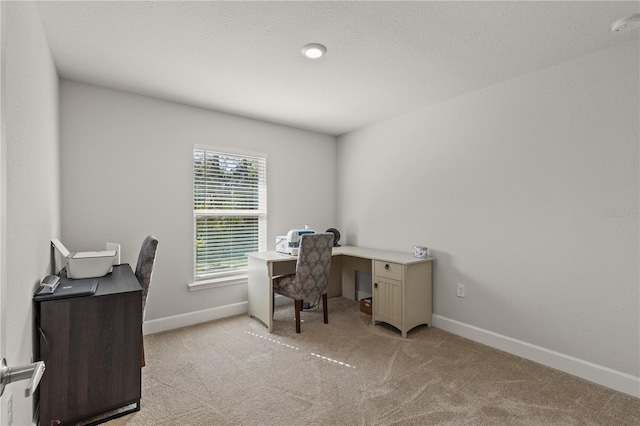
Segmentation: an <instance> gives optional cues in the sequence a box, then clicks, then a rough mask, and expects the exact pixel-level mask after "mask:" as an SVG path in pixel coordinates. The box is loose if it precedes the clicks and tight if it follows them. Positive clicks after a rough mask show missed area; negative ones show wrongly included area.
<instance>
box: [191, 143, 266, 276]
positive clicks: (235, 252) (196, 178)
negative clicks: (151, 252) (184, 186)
mask: <svg viewBox="0 0 640 426" xmlns="http://www.w3.org/2000/svg"><path fill="white" fill-rule="evenodd" d="M193 213H194V231H195V238H194V240H195V261H194V277H195V280H196V281H198V280H206V279H214V278H221V277H225V276H228V275H238V274H242V273H244V272H246V270H247V257H246V253H250V252H253V251H262V250H266V238H267V237H266V235H267V160H266V158H265V157H264V156H257V155H244V154H236V153H228V152H221V151H212V150H208V149H199V148H195V149H194V150H193Z"/></svg>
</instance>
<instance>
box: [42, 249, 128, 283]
mask: <svg viewBox="0 0 640 426" xmlns="http://www.w3.org/2000/svg"><path fill="white" fill-rule="evenodd" d="M51 244H52V245H53V246H54V247H55V248H56V250H58V251H59V252H60V254H61V255H62V256H63V257H64V258H65V261H66V263H67V278H71V279H74V280H79V279H83V278H98V277H104V276H105V275H107V274H108V273H109V272H111V269H112V267H113V262H114V261H115V259H116V250H103V251H79V252H76V253H70V252H69V250H67V248H66V247H65V246H64V244H62V243H61V242H60V240H58V239H53V240H51Z"/></svg>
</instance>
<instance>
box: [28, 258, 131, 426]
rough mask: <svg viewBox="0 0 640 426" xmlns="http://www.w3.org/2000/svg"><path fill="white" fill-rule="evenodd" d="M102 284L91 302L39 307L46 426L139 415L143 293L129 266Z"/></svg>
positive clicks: (56, 302)
mask: <svg viewBox="0 0 640 426" xmlns="http://www.w3.org/2000/svg"><path fill="white" fill-rule="evenodd" d="M97 280H98V289H97V291H96V293H95V294H94V295H92V296H82V297H74V298H69V299H58V300H48V301H40V302H34V303H35V316H36V320H35V321H36V334H37V336H38V337H37V339H36V341H37V343H36V360H42V361H44V362H45V365H46V369H45V372H44V374H43V376H42V381H41V382H40V388H39V392H40V402H39V407H40V409H39V413H40V425H41V426H52V425H64V424H68V423H72V422H77V421H80V420H83V419H88V418H94V417H96V416H101V415H104V414H107V415H106V416H105V417H107V418H109V415H108V414H110V412H112V411H113V410H117V409H121V408H125V407H126V409H123V410H120V412H119V413H117V414H116V416H120V415H123V414H128V413H129V412H132V411H137V410H139V409H140V394H141V366H140V364H141V357H142V354H141V351H142V342H141V339H142V288H141V287H140V284H139V283H138V280H137V279H136V277H135V275H134V273H133V271H132V270H131V267H130V266H129V265H128V264H123V265H120V266H114V268H113V272H112V273H110V274H108V275H107V276H105V277H101V278H97ZM68 281H69V280H68V279H67V278H66V277H65V276H64V275H63V276H62V277H61V283H60V285H61V286H62V285H64V283H65V282H68Z"/></svg>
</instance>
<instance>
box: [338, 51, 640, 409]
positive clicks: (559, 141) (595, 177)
mask: <svg viewBox="0 0 640 426" xmlns="http://www.w3.org/2000/svg"><path fill="white" fill-rule="evenodd" d="M639 50H640V49H639V43H638V41H637V40H636V41H634V42H631V43H627V44H625V45H622V46H619V47H617V48H614V49H610V50H606V51H601V52H598V53H596V54H593V55H590V56H586V57H582V58H580V59H577V60H574V61H571V62H568V63H563V64H560V65H557V66H554V67H551V68H548V69H544V70H542V71H539V72H535V73H532V74H529V75H526V76H523V77H520V78H516V79H513V80H511V81H507V82H504V83H501V84H498V85H495V86H493V87H489V88H486V89H484V90H481V91H478V92H475V93H471V94H469V95H465V96H462V97H459V98H457V99H453V100H451V101H448V102H446V103H443V104H440V105H436V106H433V107H429V108H425V109H422V110H419V111H416V112H413V113H410V114H406V115H403V116H401V117H397V118H395V119H392V120H389V121H386V122H383V123H378V124H376V125H373V126H370V127H368V128H365V129H362V130H359V131H356V132H353V133H350V134H347V135H344V136H342V137H340V138H338V181H339V182H340V185H339V186H338V204H337V208H338V218H339V226H340V229H341V231H343V234H344V235H346V238H347V240H348V242H349V243H350V244H355V245H361V246H365V247H375V248H389V249H397V250H401V251H406V252H409V251H410V250H411V248H412V245H413V244H421V245H426V246H428V247H431V248H432V250H433V253H434V255H435V257H436V263H435V272H434V313H435V314H436V318H438V319H439V320H440V323H441V324H443V325H447V324H449V325H452V326H451V328H452V329H455V328H456V327H454V326H453V325H455V326H459V327H458V329H465V328H466V329H467V330H468V331H473V328H474V327H477V328H479V329H480V331H481V332H482V333H484V334H485V335H486V336H490V335H491V333H497V334H498V335H500V336H502V337H503V338H504V339H507V340H508V339H517V340H518V341H521V342H520V343H522V344H523V345H525V346H526V345H535V347H531V348H530V349H536V350H537V349H540V348H542V349H543V351H542V352H545V351H546V353H547V355H549V354H551V353H552V351H556V352H557V353H559V354H560V356H561V357H564V358H565V360H566V359H569V358H570V357H575V358H577V360H576V361H577V362H578V363H582V364H583V365H587V366H589V367H593V366H592V365H591V364H590V363H593V364H595V367H596V369H599V370H606V369H612V370H614V371H613V372H612V374H613V375H614V376H616V377H618V378H622V380H623V381H625V380H626V383H627V385H629V384H630V385H631V386H632V387H634V386H635V389H632V390H631V391H630V392H631V393H634V394H636V396H638V395H640V392H639V391H638V389H639V386H638V384H639V382H638V376H639V375H640V371H639V369H640V366H639V360H640V351H639V338H640V330H639V324H640V315H639V303H638V302H639V293H638V287H639V272H638V261H639V259H640V257H639V250H638V242H639V231H638V229H639V228H638V222H639V220H638V209H639V167H638V166H639V149H638V146H639V140H640V130H639V113H640V109H639V100H638V98H639V93H640V85H639V82H638V79H639V65H638V64H639V59H640V58H639V54H638V51H639ZM612 215H614V216H612ZM457 283H463V284H466V293H467V294H466V298H464V299H463V298H457V297H456V284H457ZM456 322H458V323H456ZM460 323H461V324H460ZM436 325H438V324H436ZM475 331H478V330H475ZM482 333H480V334H482ZM469 335H470V336H473V335H474V334H473V332H470V333H469ZM493 337H496V336H493ZM504 339H503V340H504ZM511 343H514V342H511ZM583 361H584V362H583ZM600 367H602V368H600ZM618 373H619V374H618ZM592 379H593V378H592Z"/></svg>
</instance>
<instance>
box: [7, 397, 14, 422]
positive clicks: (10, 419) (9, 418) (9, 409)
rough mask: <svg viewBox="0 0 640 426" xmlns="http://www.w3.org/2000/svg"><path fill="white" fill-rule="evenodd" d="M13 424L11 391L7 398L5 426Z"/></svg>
mask: <svg viewBox="0 0 640 426" xmlns="http://www.w3.org/2000/svg"><path fill="white" fill-rule="evenodd" d="M12 424H13V393H10V394H9V398H7V426H11V425H12Z"/></svg>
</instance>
